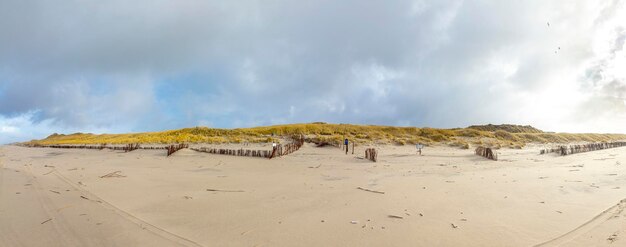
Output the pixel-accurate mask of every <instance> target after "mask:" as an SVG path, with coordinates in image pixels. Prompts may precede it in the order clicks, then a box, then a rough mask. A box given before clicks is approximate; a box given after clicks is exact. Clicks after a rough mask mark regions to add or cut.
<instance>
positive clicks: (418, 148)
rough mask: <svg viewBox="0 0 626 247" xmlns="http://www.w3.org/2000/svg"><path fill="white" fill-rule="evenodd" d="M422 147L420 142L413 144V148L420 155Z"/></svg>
mask: <svg viewBox="0 0 626 247" xmlns="http://www.w3.org/2000/svg"><path fill="white" fill-rule="evenodd" d="M422 147H423V146H422V144H419V143H418V144H415V148H417V153H418V154H419V155H422Z"/></svg>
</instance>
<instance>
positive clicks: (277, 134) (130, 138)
mask: <svg viewBox="0 0 626 247" xmlns="http://www.w3.org/2000/svg"><path fill="white" fill-rule="evenodd" d="M294 135H304V136H305V137H306V140H307V141H309V142H314V143H326V144H331V145H340V144H341V142H342V140H343V139H344V138H349V139H350V140H352V141H355V142H356V143H379V144H394V145H414V144H416V143H422V144H426V145H433V144H436V143H441V144H446V145H450V146H455V147H460V148H469V147H470V144H472V145H473V146H478V145H482V146H489V147H496V148H499V147H509V148H522V147H524V146H525V145H526V144H528V143H570V142H602V141H615V140H626V135H625V134H569V133H548V132H543V131H541V130H538V129H536V128H533V127H531V126H518V125H483V126H470V127H468V128H460V129H434V128H416V127H392V126H377V125H354V124H327V123H321V122H317V123H310V124H287V125H274V126H265V127H255V128H240V129H213V128H207V127H195V128H185V129H179V130H169V131H162V132H146V133H130V134H101V135H95V134H84V133H75V134H70V135H62V134H52V135H50V136H48V137H47V138H45V139H42V140H33V141H30V142H27V143H25V144H30V145H34V144H41V145H50V144H100V143H107V144H126V143H144V144H149V143H151V144H165V143H242V142H250V143H266V142H273V141H279V140H280V139H281V138H284V137H289V136H294Z"/></svg>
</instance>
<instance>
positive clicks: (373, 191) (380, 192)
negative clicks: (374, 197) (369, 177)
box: [357, 187, 385, 194]
mask: <svg viewBox="0 0 626 247" xmlns="http://www.w3.org/2000/svg"><path fill="white" fill-rule="evenodd" d="M357 189H360V190H363V191H367V192H372V193H378V194H385V192H382V191H375V190H369V189H365V188H362V187H357Z"/></svg>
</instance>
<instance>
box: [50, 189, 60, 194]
mask: <svg viewBox="0 0 626 247" xmlns="http://www.w3.org/2000/svg"><path fill="white" fill-rule="evenodd" d="M50 192H52V193H57V194H61V192H58V191H54V190H50Z"/></svg>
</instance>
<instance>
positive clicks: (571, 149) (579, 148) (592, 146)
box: [539, 142, 626, 155]
mask: <svg viewBox="0 0 626 247" xmlns="http://www.w3.org/2000/svg"><path fill="white" fill-rule="evenodd" d="M624 146H626V142H596V143H587V144H579V145H561V146H558V147H554V148H546V149H542V150H540V151H539V154H547V153H557V154H559V155H570V154H577V153H584V152H591V151H597V150H603V149H609V148H618V147H624Z"/></svg>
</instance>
